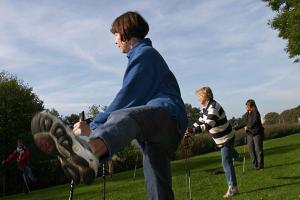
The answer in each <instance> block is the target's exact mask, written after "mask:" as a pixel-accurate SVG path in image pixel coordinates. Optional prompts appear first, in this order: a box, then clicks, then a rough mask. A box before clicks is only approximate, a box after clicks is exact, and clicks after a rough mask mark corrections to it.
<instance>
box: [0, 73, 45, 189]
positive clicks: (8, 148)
mask: <svg viewBox="0 0 300 200" xmlns="http://www.w3.org/2000/svg"><path fill="white" fill-rule="evenodd" d="M43 109H44V106H43V101H41V100H40V99H39V98H38V96H37V95H36V94H34V93H33V92H32V88H31V87H29V86H28V85H26V84H24V83H23V81H21V80H19V79H17V77H16V76H14V75H11V74H8V73H7V72H5V71H1V72H0V146H1V151H0V156H1V158H5V157H6V156H7V155H8V154H9V153H11V152H12V151H13V150H14V149H15V148H16V140H17V138H22V139H23V141H24V143H25V144H26V146H27V147H30V148H31V147H33V146H34V145H33V141H32V136H31V134H30V122H31V119H32V117H33V115H34V114H35V113H36V112H39V111H41V110H43ZM33 149H34V147H33ZM32 152H35V151H34V150H32ZM7 173H8V174H9V176H10V179H9V180H8V179H7V182H9V183H7V187H6V188H7V190H10V188H14V187H13V185H14V184H15V183H13V182H12V181H13V180H16V179H15V177H17V176H16V170H15V169H14V170H13V171H11V173H9V172H7ZM5 174H6V173H5Z"/></svg>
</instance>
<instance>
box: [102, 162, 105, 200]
mask: <svg viewBox="0 0 300 200" xmlns="http://www.w3.org/2000/svg"><path fill="white" fill-rule="evenodd" d="M102 183H103V188H102V200H105V183H106V180H105V164H102Z"/></svg>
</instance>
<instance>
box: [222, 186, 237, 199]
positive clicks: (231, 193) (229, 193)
mask: <svg viewBox="0 0 300 200" xmlns="http://www.w3.org/2000/svg"><path fill="white" fill-rule="evenodd" d="M237 194H239V191H238V189H237V187H236V186H229V187H228V190H227V192H226V194H225V195H224V196H223V197H224V198H225V199H228V198H230V197H233V196H235V195H237Z"/></svg>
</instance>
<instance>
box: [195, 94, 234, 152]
mask: <svg viewBox="0 0 300 200" xmlns="http://www.w3.org/2000/svg"><path fill="white" fill-rule="evenodd" d="M193 126H194V128H195V132H205V131H209V133H210V134H211V135H212V138H213V140H214V141H215V143H216V144H217V146H218V147H222V146H224V144H225V143H226V142H227V141H229V140H230V139H232V138H233V137H234V130H233V129H232V127H231V125H230V124H229V122H228V121H227V117H226V115H225V111H224V110H223V108H222V106H221V105H220V104H219V103H218V102H216V101H215V100H211V101H210V102H209V103H208V105H207V107H206V108H203V115H202V116H200V118H199V119H198V121H197V122H195V123H194V124H193Z"/></svg>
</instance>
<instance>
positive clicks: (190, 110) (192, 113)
mask: <svg viewBox="0 0 300 200" xmlns="http://www.w3.org/2000/svg"><path fill="white" fill-rule="evenodd" d="M185 110H186V113H187V116H188V120H189V124H188V126H192V124H193V123H194V122H196V121H197V120H198V118H199V117H200V108H196V107H193V106H192V105H191V104H188V103H186V104H185Z"/></svg>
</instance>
